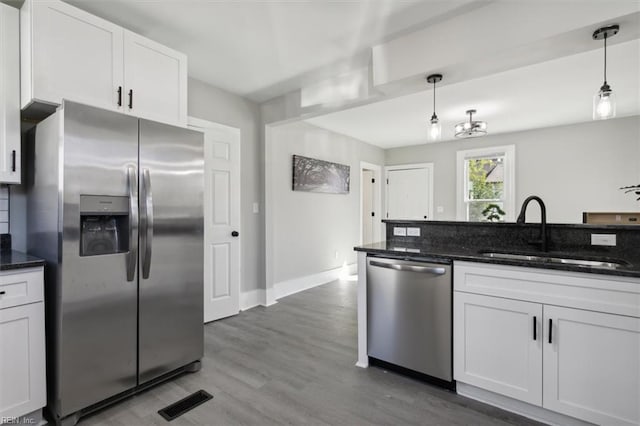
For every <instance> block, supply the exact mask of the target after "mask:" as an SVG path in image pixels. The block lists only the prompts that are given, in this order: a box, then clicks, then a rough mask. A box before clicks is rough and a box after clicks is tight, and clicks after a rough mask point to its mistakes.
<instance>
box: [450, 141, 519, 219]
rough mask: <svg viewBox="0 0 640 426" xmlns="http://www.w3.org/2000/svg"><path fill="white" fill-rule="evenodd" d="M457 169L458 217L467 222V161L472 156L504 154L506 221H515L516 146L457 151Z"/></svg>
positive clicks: (481, 156)
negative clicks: (465, 188) (465, 190)
mask: <svg viewBox="0 0 640 426" xmlns="http://www.w3.org/2000/svg"><path fill="white" fill-rule="evenodd" d="M456 155H457V162H456V164H457V169H456V176H457V178H456V188H457V190H456V219H457V220H459V221H464V222H466V221H467V220H468V219H467V208H466V207H467V205H466V201H465V193H464V187H465V165H464V163H465V161H466V160H469V159H472V158H483V157H491V156H504V207H505V210H506V213H507V214H506V215H505V217H504V220H505V222H513V221H514V220H515V217H516V173H515V165H516V146H515V145H503V146H492V147H487V148H477V149H467V150H463V151H458V152H457V154H456Z"/></svg>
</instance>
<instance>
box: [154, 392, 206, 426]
mask: <svg viewBox="0 0 640 426" xmlns="http://www.w3.org/2000/svg"><path fill="white" fill-rule="evenodd" d="M212 398H213V395H211V394H210V393H208V392H206V391H203V390H199V391H197V392H194V393H192V394H191V395H189V396H188V397H186V398H182V399H181V400H180V401H178V402H174V403H173V404H171V405H169V406H168V407H165V408H163V409H162V410H160V411H158V414H160V415H161V416H162V417H163V418H164V419H165V420H166V421H168V422H170V421H171V420H174V419H176V418H178V417H180V416H181V415H183V414H184V413H186V412H187V411H190V410H193V409H194V408H196V407H197V406H198V405H201V404H204V403H205V402H207V401H209V400H210V399H212Z"/></svg>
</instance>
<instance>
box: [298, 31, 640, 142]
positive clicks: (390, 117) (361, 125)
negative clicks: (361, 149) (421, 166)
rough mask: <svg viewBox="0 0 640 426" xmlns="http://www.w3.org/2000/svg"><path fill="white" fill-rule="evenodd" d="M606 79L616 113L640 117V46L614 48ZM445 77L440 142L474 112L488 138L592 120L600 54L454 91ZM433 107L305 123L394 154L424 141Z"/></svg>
mask: <svg viewBox="0 0 640 426" xmlns="http://www.w3.org/2000/svg"><path fill="white" fill-rule="evenodd" d="M585 42H587V43H593V41H591V40H590V39H588V40H586V41H585ZM607 74H608V81H609V84H610V85H611V87H612V89H613V90H614V92H615V94H616V96H617V115H618V116H629V115H637V114H640V77H639V76H640V40H638V39H636V40H632V41H628V42H624V43H619V44H616V45H613V46H610V47H609V49H608V71H607ZM446 78H447V76H446V75H445V76H444V80H443V82H442V83H443V86H442V87H440V88H437V89H436V90H437V106H436V111H437V114H438V117H439V118H440V120H441V123H442V133H443V135H442V136H443V138H442V139H443V140H451V139H453V138H454V136H453V127H454V125H455V124H456V123H458V122H461V121H463V120H464V119H465V118H466V116H465V111H466V110H467V109H471V108H474V109H476V110H477V111H478V113H477V114H476V115H475V116H474V117H475V119H478V120H484V121H486V122H487V125H488V130H489V133H490V134H497V133H505V132H512V131H518V130H525V129H533V128H539V127H550V126H556V125H563V124H569V123H579V122H585V121H590V120H591V118H592V117H591V115H592V97H593V95H594V94H595V93H596V92H597V90H598V89H599V87H600V85H601V84H602V49H596V50H592V51H589V52H585V53H580V54H576V55H572V56H567V57H563V58H561V59H557V60H552V61H548V62H542V63H538V64H535V65H532V66H527V67H523V68H519V69H514V70H510V71H506V72H502V73H498V74H493V75H490V76H488V77H483V78H478V79H474V80H467V81H463V82H459V83H455V84H450V85H444V83H445V82H446ZM425 86H426V83H425ZM432 105H433V98H432V91H431V90H425V91H422V92H419V93H415V94H411V95H407V96H403V97H398V98H394V99H390V100H385V101H381V102H377V103H372V104H369V105H365V106H360V107H356V108H352V109H348V110H344V111H340V112H336V113H332V114H328V115H325V116H320V117H316V118H311V119H308V120H307V121H308V122H309V123H312V124H314V125H316V126H319V127H323V128H326V129H329V130H332V131H335V132H337V133H342V134H345V135H348V136H351V137H354V138H356V139H359V140H362V141H365V142H368V143H371V144H373V145H377V146H379V147H382V148H393V147H399V146H406V145H416V144H424V143H427V141H426V134H427V123H428V120H429V118H430V116H431V114H432V112H433V107H432Z"/></svg>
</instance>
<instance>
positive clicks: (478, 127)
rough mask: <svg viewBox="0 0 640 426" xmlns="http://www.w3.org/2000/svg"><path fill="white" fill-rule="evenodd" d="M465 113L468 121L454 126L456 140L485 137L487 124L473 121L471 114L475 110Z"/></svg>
mask: <svg viewBox="0 0 640 426" xmlns="http://www.w3.org/2000/svg"><path fill="white" fill-rule="evenodd" d="M466 113H467V114H469V121H463V122H462V123H458V124H456V127H455V135H456V138H476V137H478V136H484V135H486V134H487V123H485V122H484V121H478V120H474V119H473V114H475V113H476V110H475V109H469V110H467V112H466Z"/></svg>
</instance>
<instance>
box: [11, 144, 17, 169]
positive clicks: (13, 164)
mask: <svg viewBox="0 0 640 426" xmlns="http://www.w3.org/2000/svg"><path fill="white" fill-rule="evenodd" d="M11 171H12V172H15V171H16V150H15V149H14V150H13V151H11Z"/></svg>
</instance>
